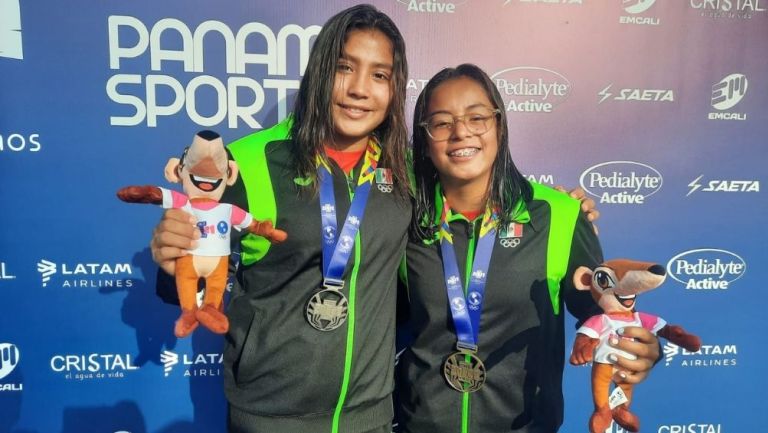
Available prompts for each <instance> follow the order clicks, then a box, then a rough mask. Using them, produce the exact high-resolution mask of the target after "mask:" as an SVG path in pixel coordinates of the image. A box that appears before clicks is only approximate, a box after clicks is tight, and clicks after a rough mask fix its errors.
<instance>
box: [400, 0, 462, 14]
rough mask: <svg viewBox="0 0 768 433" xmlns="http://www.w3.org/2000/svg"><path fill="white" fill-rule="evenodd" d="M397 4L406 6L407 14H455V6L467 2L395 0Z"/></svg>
mask: <svg viewBox="0 0 768 433" xmlns="http://www.w3.org/2000/svg"><path fill="white" fill-rule="evenodd" d="M397 2H398V3H400V4H404V5H408V12H428V13H438V14H452V13H454V12H456V6H459V5H462V4H464V3H466V2H467V0H464V1H454V2H448V1H440V0H397Z"/></svg>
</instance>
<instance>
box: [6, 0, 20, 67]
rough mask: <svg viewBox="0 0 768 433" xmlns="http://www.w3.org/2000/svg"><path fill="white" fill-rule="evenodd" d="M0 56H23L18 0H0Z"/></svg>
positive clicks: (15, 57)
mask: <svg viewBox="0 0 768 433" xmlns="http://www.w3.org/2000/svg"><path fill="white" fill-rule="evenodd" d="M0 57H7V58H10V59H23V58H24V52H23V49H22V44H21V10H20V8H19V0H0Z"/></svg>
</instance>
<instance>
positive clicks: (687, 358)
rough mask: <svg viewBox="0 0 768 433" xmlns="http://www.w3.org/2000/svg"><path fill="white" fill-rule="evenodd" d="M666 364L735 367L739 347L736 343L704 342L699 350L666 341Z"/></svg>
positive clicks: (664, 349)
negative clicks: (689, 349) (686, 348)
mask: <svg viewBox="0 0 768 433" xmlns="http://www.w3.org/2000/svg"><path fill="white" fill-rule="evenodd" d="M663 352H664V365H666V366H668V367H669V366H679V367H735V366H736V357H737V356H738V354H739V349H738V347H736V345H735V344H703V345H702V346H701V349H699V350H698V351H697V352H689V351H687V350H685V349H683V348H682V347H680V346H678V345H676V344H674V343H670V342H668V341H667V342H666V343H664V348H663Z"/></svg>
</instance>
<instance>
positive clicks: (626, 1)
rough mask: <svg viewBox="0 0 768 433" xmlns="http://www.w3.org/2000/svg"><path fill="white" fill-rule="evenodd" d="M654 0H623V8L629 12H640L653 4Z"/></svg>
mask: <svg viewBox="0 0 768 433" xmlns="http://www.w3.org/2000/svg"><path fill="white" fill-rule="evenodd" d="M654 3H656V0H623V6H624V10H625V11H627V12H629V13H631V14H641V13H643V12H645V11H647V10H648V9H650V8H651V6H653V4H654Z"/></svg>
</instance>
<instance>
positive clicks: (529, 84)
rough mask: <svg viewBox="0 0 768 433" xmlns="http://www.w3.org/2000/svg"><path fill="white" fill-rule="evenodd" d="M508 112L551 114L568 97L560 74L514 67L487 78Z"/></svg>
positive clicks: (546, 70) (531, 68) (565, 82)
mask: <svg viewBox="0 0 768 433" xmlns="http://www.w3.org/2000/svg"><path fill="white" fill-rule="evenodd" d="M491 80H493V82H494V84H496V88H498V89H499V93H501V97H502V99H503V100H504V104H505V108H506V110H507V111H508V112H523V113H551V112H552V111H553V110H554V109H555V107H557V106H558V105H560V104H562V103H563V102H565V100H566V99H568V96H569V95H570V93H571V82H570V81H568V79H567V78H565V77H564V76H563V75H562V74H560V73H558V72H555V71H553V70H550V69H546V68H540V67H537V66H518V67H514V68H508V69H503V70H501V71H498V72H496V73H494V74H493V75H491Z"/></svg>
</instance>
